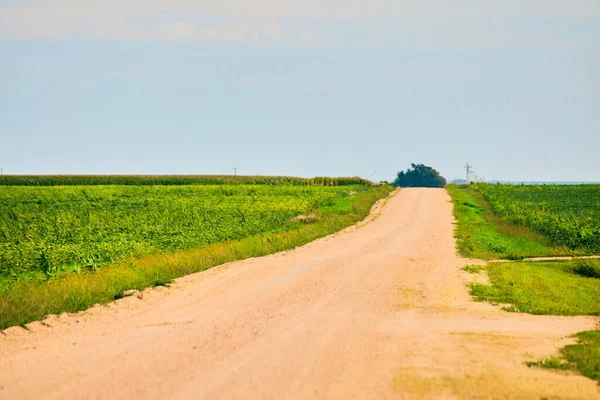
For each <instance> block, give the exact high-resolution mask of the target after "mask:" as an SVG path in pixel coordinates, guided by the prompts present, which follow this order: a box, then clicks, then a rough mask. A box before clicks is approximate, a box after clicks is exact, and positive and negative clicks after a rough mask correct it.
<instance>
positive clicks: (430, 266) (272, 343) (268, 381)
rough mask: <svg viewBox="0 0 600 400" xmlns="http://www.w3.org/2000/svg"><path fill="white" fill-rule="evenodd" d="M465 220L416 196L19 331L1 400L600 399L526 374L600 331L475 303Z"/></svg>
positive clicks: (591, 389)
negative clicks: (339, 228)
mask: <svg viewBox="0 0 600 400" xmlns="http://www.w3.org/2000/svg"><path fill="white" fill-rule="evenodd" d="M451 211H452V206H451V203H449V197H448V195H447V193H446V192H445V191H443V190H438V189H408V190H403V191H402V192H400V193H399V194H398V195H397V196H395V197H394V198H392V199H390V200H389V202H388V203H387V205H386V206H385V207H383V210H382V211H381V215H379V217H378V218H372V221H371V222H370V223H368V224H362V225H361V226H360V227H358V228H356V227H354V228H351V229H348V230H346V231H344V232H343V233H340V234H336V235H333V236H330V237H327V238H324V239H321V240H318V241H315V242H313V243H310V244H309V245H307V246H304V247H302V248H298V249H296V250H293V251H289V252H284V253H279V254H276V255H272V256H269V257H264V258H258V259H251V260H246V261H241V262H235V263H230V264H226V265H223V266H220V267H217V268H214V269H212V270H209V271H206V272H204V273H200V274H196V275H192V276H188V277H185V278H182V279H179V280H178V281H177V282H176V284H174V285H173V286H172V287H171V288H168V289H166V288H159V289H157V290H147V291H144V292H143V293H141V294H138V295H134V296H132V297H129V298H125V299H122V300H119V301H117V302H115V303H113V304H111V305H110V306H108V307H105V306H97V307H95V308H93V309H91V310H89V311H86V312H84V313H79V314H76V315H63V316H60V317H51V318H48V319H46V320H45V321H44V323H43V324H42V323H39V322H38V323H33V324H30V331H29V332H27V331H25V330H23V329H22V328H11V329H9V330H7V331H5V335H0V398H7V399H8V398H10V399H33V398H47V399H69V398H86V399H96V398H110V399H116V398H139V397H142V398H149V399H154V398H174V399H181V398H211V399H218V398H237V399H242V398H266V399H282V398H298V399H300V398H372V399H385V398H406V399H464V398H473V399H487V398H498V399H536V400H540V399H543V398H546V399H600V391H599V389H598V386H597V385H596V383H595V382H593V381H591V380H589V379H587V378H584V377H581V376H575V375H567V374H559V373H555V372H552V371H546V370H539V369H530V368H527V367H526V366H524V365H523V362H524V361H526V360H536V359H539V358H541V357H544V356H548V355H552V354H555V353H556V351H557V349H558V348H559V347H561V346H563V345H564V344H565V343H568V342H569V339H566V337H567V336H568V335H571V334H573V333H575V332H579V331H583V330H587V329H593V328H595V327H596V325H597V323H598V320H597V319H594V318H587V317H570V318H568V317H549V316H531V315H520V314H511V313H506V312H502V311H499V310H498V309H497V308H494V307H492V306H491V305H488V304H483V303H474V302H472V301H471V300H470V298H469V295H468V293H467V290H466V288H465V283H466V282H467V281H468V279H471V278H470V275H469V274H467V273H465V272H463V271H462V270H461V267H462V266H464V265H465V264H467V263H469V260H464V259H460V258H458V257H457V256H456V252H455V245H454V240H453V237H452V236H453V235H452V230H453V225H452V222H453V217H452V213H451Z"/></svg>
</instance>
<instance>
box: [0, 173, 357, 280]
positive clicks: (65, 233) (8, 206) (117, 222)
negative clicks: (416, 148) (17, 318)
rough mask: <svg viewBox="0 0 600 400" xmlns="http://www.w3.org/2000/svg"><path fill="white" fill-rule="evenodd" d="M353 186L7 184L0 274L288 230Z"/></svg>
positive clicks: (73, 266) (1, 201) (0, 224)
mask: <svg viewBox="0 0 600 400" xmlns="http://www.w3.org/2000/svg"><path fill="white" fill-rule="evenodd" d="M362 189H363V188H362V187H359V186H347V187H323V186H266V185H217V186H207V185H204V186H201V185H189V186H61V187H21V186H10V187H4V188H2V190H0V275H1V276H3V277H15V276H18V275H21V274H23V273H27V272H39V273H41V274H44V275H47V276H50V275H54V274H56V273H60V272H65V271H74V272H77V273H81V272H82V271H85V270H89V269H92V270H95V269H98V268H101V267H103V266H105V265H107V264H109V263H114V262H116V261H120V260H122V259H124V258H126V257H139V256H144V255H149V254H153V253H162V252H168V251H174V250H182V249H189V248H192V247H198V246H204V245H208V244H213V243H219V242H226V241H232V240H239V239H241V238H244V237H248V236H252V235H256V234H260V233H264V232H277V231H284V230H289V229H293V228H294V227H296V226H298V225H299V224H301V223H302V222H300V221H299V220H298V221H293V220H292V218H293V217H295V216H298V215H300V214H305V213H310V212H311V211H312V210H315V209H317V208H318V207H322V206H327V205H332V204H334V203H335V201H336V200H339V199H342V198H344V197H346V196H348V195H349V193H353V192H354V193H355V192H357V191H360V190H362Z"/></svg>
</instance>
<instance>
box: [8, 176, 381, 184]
mask: <svg viewBox="0 0 600 400" xmlns="http://www.w3.org/2000/svg"><path fill="white" fill-rule="evenodd" d="M73 185H75V186H80V185H86V186H87V185H128V186H152V185H177V186H179V185H292V186H350V185H367V186H370V185H372V182H370V181H368V180H366V179H362V178H355V177H348V178H329V177H315V178H297V177H290V176H232V175H2V176H0V186H73Z"/></svg>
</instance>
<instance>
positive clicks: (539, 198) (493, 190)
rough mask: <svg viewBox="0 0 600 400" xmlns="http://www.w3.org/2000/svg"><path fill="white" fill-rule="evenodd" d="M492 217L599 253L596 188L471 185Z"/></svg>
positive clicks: (599, 187) (599, 201)
mask: <svg viewBox="0 0 600 400" xmlns="http://www.w3.org/2000/svg"><path fill="white" fill-rule="evenodd" d="M473 188H474V189H475V190H476V191H478V192H480V193H481V194H482V195H483V197H484V198H485V200H486V201H487V203H488V204H489V205H490V207H491V209H492V211H493V212H494V214H496V215H497V216H498V217H500V218H503V219H506V220H508V221H511V222H513V223H515V224H517V225H522V226H527V227H530V228H531V229H533V230H535V231H536V232H538V233H541V234H543V235H545V236H547V237H548V238H550V239H551V240H552V242H553V243H554V244H556V245H562V246H565V247H568V248H569V249H573V250H583V251H586V252H589V253H597V254H600V185H491V184H475V185H473Z"/></svg>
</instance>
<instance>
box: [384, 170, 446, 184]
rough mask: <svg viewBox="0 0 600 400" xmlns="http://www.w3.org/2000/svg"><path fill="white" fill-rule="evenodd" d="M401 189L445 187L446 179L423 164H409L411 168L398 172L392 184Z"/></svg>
mask: <svg viewBox="0 0 600 400" xmlns="http://www.w3.org/2000/svg"><path fill="white" fill-rule="evenodd" d="M392 184H393V185H394V186H401V187H435V188H443V187H444V186H446V179H444V177H442V176H441V175H440V173H439V172H438V171H436V170H435V169H433V168H431V167H428V166H426V165H423V164H411V168H409V169H407V170H406V171H400V172H398V175H397V176H396V179H395V180H394V182H393V183H392Z"/></svg>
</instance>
